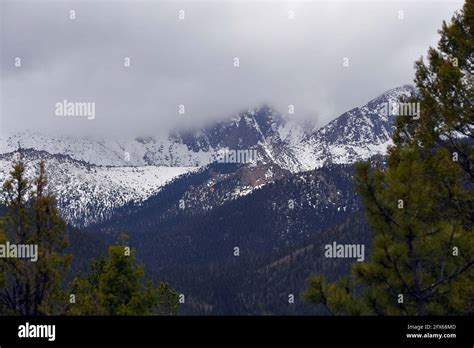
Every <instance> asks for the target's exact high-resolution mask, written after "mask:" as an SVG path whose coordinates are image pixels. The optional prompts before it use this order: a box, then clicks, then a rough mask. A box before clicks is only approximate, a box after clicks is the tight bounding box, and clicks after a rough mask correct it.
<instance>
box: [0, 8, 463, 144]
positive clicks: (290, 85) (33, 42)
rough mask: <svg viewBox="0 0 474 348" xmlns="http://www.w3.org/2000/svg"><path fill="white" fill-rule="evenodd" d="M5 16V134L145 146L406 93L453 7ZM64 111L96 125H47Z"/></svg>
mask: <svg viewBox="0 0 474 348" xmlns="http://www.w3.org/2000/svg"><path fill="white" fill-rule="evenodd" d="M1 6H2V7H1V16H2V18H1V19H2V21H3V30H2V37H1V48H2V62H1V73H2V93H1V94H2V99H3V105H2V115H1V116H2V117H1V118H2V128H3V129H4V130H7V131H10V130H14V129H16V130H18V129H25V128H29V129H34V130H39V131H43V132H44V131H49V132H74V133H85V134H89V133H99V134H108V133H110V134H114V133H119V134H127V135H150V134H156V133H158V132H161V131H165V130H167V129H169V128H170V127H175V126H179V125H187V126H190V125H200V124H203V123H205V122H209V121H211V120H215V119H222V118H226V117H229V116H230V115H232V114H235V113H236V112H238V111H241V110H244V109H247V108H251V107H257V106H259V105H261V104H263V103H268V104H271V105H272V106H274V107H275V108H276V109H277V110H279V111H281V112H285V111H286V110H287V107H288V105H289V104H293V105H295V110H296V115H295V117H300V118H310V119H312V120H313V121H315V122H316V123H317V124H319V125H322V124H324V123H326V122H327V121H329V120H330V119H332V118H334V117H336V116H338V115H339V114H340V113H342V112H344V111H346V110H348V109H350V108H352V107H354V106H357V105H360V104H363V103H365V102H366V101H368V100H369V99H370V98H372V97H375V96H376V95H378V94H380V93H381V92H383V91H385V90H387V89H390V88H393V87H396V86H398V85H402V84H405V83H411V82H412V80H413V77H414V70H413V63H414V61H415V60H416V59H418V58H419V57H420V56H421V55H424V54H425V53H426V50H427V48H428V47H429V46H430V45H431V46H433V45H435V44H436V42H437V38H438V34H437V30H438V29H439V28H440V27H441V23H442V21H443V20H449V19H450V18H451V16H452V15H453V13H454V11H455V10H457V9H459V8H461V6H462V1H452V2H436V1H435V2H400V3H396V2H388V3H377V2H354V3H351V2H335V3H330V2H322V1H321V2H285V3H281V2H251V1H248V2H230V3H224V2H219V1H217V2H197V3H191V2H131V1H130V2H129V1H122V2H111V1H110V2H107V1H103V2H94V1H90V2H81V3H80V2H75V1H72V2H67V1H62V2H61V1H56V2H51V1H37V2H32V1H21V2H13V1H12V2H10V1H6V2H3V3H2V4H1ZM71 9H73V10H75V11H76V19H75V20H70V19H69V11H70V10H71ZM179 10H184V11H185V19H184V20H179V18H178V11H179ZM290 10H292V11H294V16H295V17H294V20H289V18H288V11H290ZM399 10H402V11H403V15H404V19H403V20H400V19H398V11H399ZM15 57H21V58H22V67H21V68H16V67H14V65H13V63H14V59H15ZM125 57H130V59H131V67H130V68H125V67H123V61H124V58H125ZM234 57H238V58H239V60H240V67H239V68H235V67H234V66H233V58H234ZM344 57H348V58H349V67H346V68H345V67H343V66H342V63H343V59H344ZM64 99H67V100H69V101H77V102H79V101H90V102H95V104H96V117H95V119H94V120H87V119H85V118H67V117H66V118H64V117H63V118H60V117H57V116H55V114H54V112H55V108H54V106H55V104H56V103H57V102H61V101H63V100H64ZM180 104H184V105H185V108H186V114H185V115H179V114H178V105H180Z"/></svg>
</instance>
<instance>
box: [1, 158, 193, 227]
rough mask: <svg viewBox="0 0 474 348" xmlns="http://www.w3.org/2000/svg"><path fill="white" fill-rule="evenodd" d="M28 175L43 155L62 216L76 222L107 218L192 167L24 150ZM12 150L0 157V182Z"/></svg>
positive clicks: (8, 165)
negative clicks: (120, 163)
mask: <svg viewBox="0 0 474 348" xmlns="http://www.w3.org/2000/svg"><path fill="white" fill-rule="evenodd" d="M25 153H26V159H27V160H28V163H29V167H28V175H34V173H35V170H36V168H37V163H38V161H39V160H40V159H44V160H45V161H46V164H47V171H48V176H49V181H50V188H51V189H52V191H53V192H54V193H55V194H56V197H57V198H58V206H59V209H60V211H61V213H62V215H63V217H64V218H65V219H66V220H67V221H68V222H70V223H72V224H74V225H76V226H85V225H89V224H91V223H96V222H100V221H103V220H105V219H107V218H108V217H109V216H110V214H111V213H112V211H113V210H114V209H115V208H118V207H121V206H123V205H124V204H126V203H129V202H135V203H140V202H142V201H143V200H145V199H147V198H148V197H150V196H151V195H153V194H156V193H157V192H159V191H160V189H161V188H162V187H163V186H164V185H165V184H166V183H168V182H170V181H171V180H172V179H174V178H176V177H177V176H179V175H182V174H184V173H188V172H190V171H193V170H196V167H158V166H141V167H103V166H102V167H100V166H95V165H89V164H87V163H84V162H79V161H75V160H73V159H71V158H69V157H66V156H54V155H50V154H47V153H45V152H43V153H41V152H36V151H31V150H25ZM12 159H13V154H12V153H10V154H6V155H2V156H1V157H0V184H3V182H4V181H5V179H6V178H7V174H8V172H9V170H10V167H11V161H12Z"/></svg>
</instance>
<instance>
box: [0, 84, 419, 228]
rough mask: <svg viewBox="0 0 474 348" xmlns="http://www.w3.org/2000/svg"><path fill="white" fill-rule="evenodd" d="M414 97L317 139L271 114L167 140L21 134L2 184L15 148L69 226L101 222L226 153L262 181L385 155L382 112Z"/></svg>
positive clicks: (0, 159)
mask: <svg viewBox="0 0 474 348" xmlns="http://www.w3.org/2000/svg"><path fill="white" fill-rule="evenodd" d="M415 93H416V92H415V89H414V88H413V87H411V86H408V85H405V86H402V87H398V88H395V89H392V90H390V91H388V92H385V93H384V94H382V95H380V96H378V97H377V98H375V99H373V100H371V101H370V102H369V103H367V104H366V105H364V106H362V107H358V108H354V109H352V110H350V111H348V112H346V113H344V114H342V115H341V116H339V117H338V118H336V119H334V120H333V121H331V122H330V123H329V124H327V125H326V126H323V127H322V128H320V129H318V130H315V131H314V130H313V129H312V128H311V127H308V126H305V125H301V124H298V123H296V122H295V121H294V120H293V119H291V117H288V116H284V115H281V114H280V113H278V112H277V111H275V110H273V109H272V108H271V107H269V106H263V107H261V108H259V109H253V110H248V111H246V112H243V113H241V114H239V115H236V116H235V117H233V118H231V119H229V120H226V121H221V122H218V123H216V124H214V125H211V126H209V127H206V128H204V129H199V130H195V131H188V132H174V133H172V134H170V135H169V136H167V137H147V138H135V139H106V138H104V139H97V138H81V137H66V136H49V135H45V134H39V133H34V132H27V131H25V132H23V133H17V134H12V135H10V136H7V137H3V138H0V183H1V182H3V181H4V180H5V178H6V175H7V173H8V171H9V166H10V161H11V159H12V156H13V153H14V152H15V151H17V149H18V146H19V144H20V145H21V147H22V148H23V149H28V151H27V152H28V154H29V155H28V156H29V157H30V158H29V159H32V160H33V162H34V161H37V160H39V159H40V158H43V159H46V160H47V163H48V167H49V168H50V177H51V183H52V184H53V186H54V188H55V190H56V192H57V194H58V197H59V207H60V209H61V211H62V212H63V214H64V216H65V217H66V219H67V220H68V221H69V222H72V223H73V224H76V225H87V224H91V223H95V222H101V221H103V220H104V219H107V218H108V217H109V216H110V214H111V213H112V211H113V210H114V209H116V208H118V207H121V206H124V205H125V204H128V203H131V202H137V203H139V202H141V201H143V200H145V199H147V198H148V197H150V196H151V195H153V194H156V193H157V192H158V191H159V190H160V188H161V187H162V186H163V185H165V184H166V183H167V182H169V181H170V180H172V179H173V178H175V177H177V176H179V175H181V174H184V173H187V172H189V171H192V170H195V169H197V168H199V167H201V168H202V167H204V166H206V165H208V164H209V163H212V162H215V161H216V160H218V159H219V158H220V156H221V155H222V153H223V152H225V151H229V150H255V153H256V154H257V155H256V160H255V161H254V162H255V163H254V165H255V166H256V167H258V168H257V169H256V171H254V172H255V173H258V172H262V173H266V171H267V170H268V168H267V166H268V165H274V166H276V167H277V168H280V169H278V170H283V171H289V172H290V173H297V172H302V171H308V170H313V169H315V168H321V167H323V166H325V165H327V164H331V163H334V164H351V163H354V162H355V161H358V160H362V159H367V158H369V157H372V156H373V155H377V154H382V155H383V154H385V152H386V150H387V147H388V145H390V144H391V135H392V131H393V125H394V122H395V118H396V116H395V115H391V114H390V113H387V106H388V105H393V104H395V103H397V102H398V101H399V99H400V97H410V96H413V95H414V94H415ZM259 168H260V169H259ZM278 170H277V171H278ZM249 172H252V171H249ZM271 181H272V180H271V178H270V179H265V180H263V182H264V183H265V184H266V183H268V182H271ZM236 182H245V180H240V181H236ZM239 185H240V184H236V187H234V188H233V191H234V192H238V193H239V194H235V195H224V196H225V197H227V196H230V197H239V196H240V195H241V194H243V193H244V192H245V193H250V192H251V191H252V190H253V188H254V187H259V186H261V184H252V185H249V184H248V183H246V184H245V187H244V186H242V185H244V184H242V185H241V186H242V187H240V186H239Z"/></svg>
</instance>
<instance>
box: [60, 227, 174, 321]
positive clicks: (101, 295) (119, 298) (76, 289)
mask: <svg viewBox="0 0 474 348" xmlns="http://www.w3.org/2000/svg"><path fill="white" fill-rule="evenodd" d="M126 242H127V237H126V236H123V237H122V238H121V239H120V241H119V242H118V243H116V244H115V245H112V246H110V247H109V250H108V255H107V257H106V258H102V259H100V260H99V261H92V263H91V270H90V272H89V274H88V275H87V277H85V278H82V277H80V276H79V277H76V279H74V281H73V282H72V284H71V290H70V292H71V294H72V295H74V299H75V301H73V302H74V303H71V304H70V306H69V309H68V313H69V314H73V315H154V314H158V309H159V314H163V315H174V314H177V312H178V295H177V293H176V291H175V290H173V289H171V288H170V287H169V286H168V284H164V283H162V284H160V286H159V288H157V289H156V288H154V287H153V284H152V282H151V281H149V280H145V279H144V276H145V272H144V267H143V265H138V264H137V261H136V251H135V250H134V249H131V248H129V247H128V246H127V244H126ZM158 306H159V307H158Z"/></svg>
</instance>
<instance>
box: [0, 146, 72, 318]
mask: <svg viewBox="0 0 474 348" xmlns="http://www.w3.org/2000/svg"><path fill="white" fill-rule="evenodd" d="M21 153H22V151H21V149H20V151H19V157H18V159H16V160H15V161H14V162H13V166H12V170H11V172H10V177H9V178H8V179H7V180H6V181H5V183H4V185H3V196H4V201H3V204H4V205H5V207H6V208H7V212H6V214H5V216H3V217H2V218H1V219H0V224H1V225H0V226H1V232H0V244H3V245H5V244H6V243H7V242H9V243H10V244H14V245H25V244H27V245H34V246H37V250H38V255H37V261H36V262H33V261H31V260H30V259H20V258H0V282H2V283H3V286H2V287H1V288H0V310H1V311H2V313H4V314H11V315H15V314H16V315H45V314H58V313H60V312H61V310H62V308H63V307H64V306H62V305H61V303H63V299H64V298H63V296H64V292H63V291H62V289H61V285H62V280H63V277H64V275H65V274H66V272H67V271H68V267H69V264H70V261H71V257H70V256H68V255H63V252H64V249H65V248H66V247H67V245H68V242H67V236H66V225H65V223H64V222H63V221H62V219H61V217H60V215H59V213H58V210H57V208H56V200H55V197H54V195H53V194H52V193H51V192H50V191H49V189H48V180H47V176H46V170H45V164H44V162H40V163H39V166H38V174H37V177H36V178H35V179H34V180H32V181H31V182H30V180H29V179H28V178H27V175H26V163H25V161H24V159H23V158H22V155H21Z"/></svg>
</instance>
